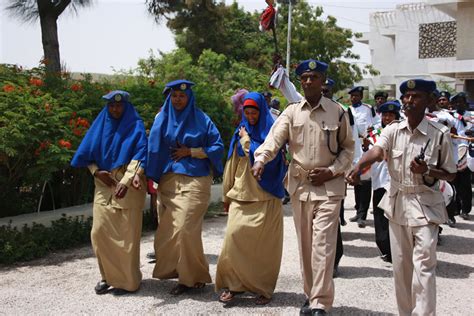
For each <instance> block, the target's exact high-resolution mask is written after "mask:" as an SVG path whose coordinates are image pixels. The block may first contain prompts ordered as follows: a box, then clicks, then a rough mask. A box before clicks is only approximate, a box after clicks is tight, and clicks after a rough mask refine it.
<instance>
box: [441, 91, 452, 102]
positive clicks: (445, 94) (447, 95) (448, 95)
mask: <svg viewBox="0 0 474 316" xmlns="http://www.w3.org/2000/svg"><path fill="white" fill-rule="evenodd" d="M439 97H445V98H447V99H448V100H449V99H450V98H451V93H449V91H441V92H440V93H439Z"/></svg>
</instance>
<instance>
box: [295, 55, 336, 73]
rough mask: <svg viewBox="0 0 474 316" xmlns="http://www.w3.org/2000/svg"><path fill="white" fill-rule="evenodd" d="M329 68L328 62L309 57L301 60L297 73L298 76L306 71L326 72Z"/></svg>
mask: <svg viewBox="0 0 474 316" xmlns="http://www.w3.org/2000/svg"><path fill="white" fill-rule="evenodd" d="M327 69H328V64H326V63H323V62H322V61H319V60H315V59H308V60H304V61H302V62H300V64H299V65H298V67H296V70H295V73H296V75H298V76H301V75H302V74H303V73H305V72H310V71H317V72H321V73H326V70H327Z"/></svg>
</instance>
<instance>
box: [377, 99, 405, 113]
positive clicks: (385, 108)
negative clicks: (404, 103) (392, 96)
mask: <svg viewBox="0 0 474 316" xmlns="http://www.w3.org/2000/svg"><path fill="white" fill-rule="evenodd" d="M400 108H401V105H400V102H398V100H395V101H388V102H385V103H384V104H382V105H381V106H379V112H380V113H385V112H393V113H399V112H400Z"/></svg>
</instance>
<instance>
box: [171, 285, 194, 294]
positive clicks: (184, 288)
mask: <svg viewBox="0 0 474 316" xmlns="http://www.w3.org/2000/svg"><path fill="white" fill-rule="evenodd" d="M189 289H190V287H189V286H186V285H184V284H179V283H178V285H176V286H175V287H174V288H172V289H171V291H170V294H171V295H180V294H183V293H184V292H187V291H188V290H189Z"/></svg>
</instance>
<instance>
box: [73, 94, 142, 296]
mask: <svg viewBox="0 0 474 316" xmlns="http://www.w3.org/2000/svg"><path fill="white" fill-rule="evenodd" d="M129 97H130V96H129V94H128V93H127V92H125V91H120V90H116V91H112V92H110V93H108V94H107V95H104V96H103V97H102V98H103V99H105V100H106V101H107V105H106V106H105V107H104V108H103V109H102V111H101V112H100V113H99V115H98V116H97V118H96V119H95V120H94V122H93V123H92V126H91V127H90V129H89V130H88V131H87V134H86V136H85V137H84V139H83V140H82V142H81V144H80V145H79V148H78V149H77V151H76V154H75V155H74V157H73V159H72V161H71V165H72V166H73V167H88V168H89V170H90V172H91V173H92V175H93V176H94V182H95V193H94V206H93V223H92V231H91V240H92V247H93V248H94V252H95V255H96V257H97V260H98V262H99V269H100V274H101V276H102V279H101V281H100V282H98V283H97V285H96V287H95V292H96V293H97V294H105V293H107V292H109V291H110V288H111V287H112V289H111V292H112V294H114V295H122V294H126V293H129V292H135V291H137V290H138V288H139V287H140V282H141V279H142V274H141V272H140V237H141V232H142V210H143V206H144V203H145V195H146V191H145V178H144V175H143V174H144V169H145V162H146V153H147V138H146V132H145V126H144V125H143V121H142V119H141V118H140V116H139V115H138V113H137V112H136V111H135V108H134V107H133V105H132V104H131V103H130V102H129V101H128V99H129Z"/></svg>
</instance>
